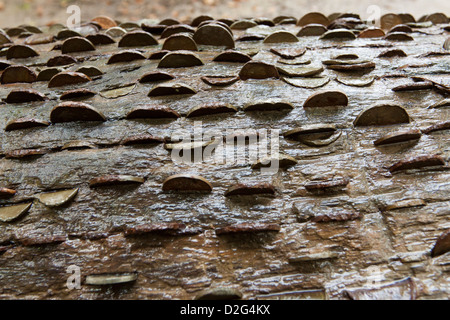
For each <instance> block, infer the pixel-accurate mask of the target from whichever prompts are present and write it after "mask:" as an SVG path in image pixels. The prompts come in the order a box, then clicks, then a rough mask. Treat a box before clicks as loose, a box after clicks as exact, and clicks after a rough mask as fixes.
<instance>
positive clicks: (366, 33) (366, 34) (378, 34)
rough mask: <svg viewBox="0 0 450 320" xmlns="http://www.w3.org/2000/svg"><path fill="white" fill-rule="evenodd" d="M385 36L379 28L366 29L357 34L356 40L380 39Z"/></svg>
mask: <svg viewBox="0 0 450 320" xmlns="http://www.w3.org/2000/svg"><path fill="white" fill-rule="evenodd" d="M385 35H386V34H385V33H384V31H383V30H381V29H379V28H367V29H366V30H363V31H361V32H360V33H359V34H358V38H382V37H384V36H385Z"/></svg>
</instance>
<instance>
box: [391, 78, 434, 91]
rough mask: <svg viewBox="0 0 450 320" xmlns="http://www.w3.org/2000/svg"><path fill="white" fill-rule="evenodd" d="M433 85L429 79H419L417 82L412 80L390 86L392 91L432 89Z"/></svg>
mask: <svg viewBox="0 0 450 320" xmlns="http://www.w3.org/2000/svg"><path fill="white" fill-rule="evenodd" d="M433 88H434V85H433V83H432V82H430V81H419V82H412V83H407V84H402V85H399V86H396V87H394V88H392V91H396V92H398V91H415V90H428V89H433Z"/></svg>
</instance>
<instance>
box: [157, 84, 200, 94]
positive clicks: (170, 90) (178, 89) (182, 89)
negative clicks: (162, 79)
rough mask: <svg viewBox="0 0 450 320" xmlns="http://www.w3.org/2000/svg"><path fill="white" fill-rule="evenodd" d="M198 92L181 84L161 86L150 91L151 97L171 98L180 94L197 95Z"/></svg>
mask: <svg viewBox="0 0 450 320" xmlns="http://www.w3.org/2000/svg"><path fill="white" fill-rule="evenodd" d="M196 93H197V92H196V91H195V90H194V89H193V88H191V87H189V86H187V85H185V84H181V83H171V84H161V85H158V86H156V87H154V88H153V89H151V90H150V92H149V93H148V96H149V97H159V96H170V95H179V94H196Z"/></svg>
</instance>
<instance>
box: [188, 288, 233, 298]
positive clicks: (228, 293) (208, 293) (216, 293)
mask: <svg viewBox="0 0 450 320" xmlns="http://www.w3.org/2000/svg"><path fill="white" fill-rule="evenodd" d="M241 298H242V293H241V292H240V291H239V290H237V289H234V288H226V287H218V288H212V289H206V290H203V291H202V292H200V293H199V294H197V295H196V296H195V300H237V299H241Z"/></svg>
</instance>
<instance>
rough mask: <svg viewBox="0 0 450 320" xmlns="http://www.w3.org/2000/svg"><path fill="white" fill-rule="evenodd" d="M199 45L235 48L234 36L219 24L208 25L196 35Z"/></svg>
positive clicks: (202, 27)
mask: <svg viewBox="0 0 450 320" xmlns="http://www.w3.org/2000/svg"><path fill="white" fill-rule="evenodd" d="M194 40H195V42H196V43H197V44H201V45H209V46H218V47H226V48H229V49H232V48H234V40H233V35H232V34H231V33H230V32H229V31H228V30H227V29H226V28H224V27H223V26H221V25H218V24H206V25H203V26H201V27H200V28H198V29H197V31H195V33H194Z"/></svg>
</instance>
